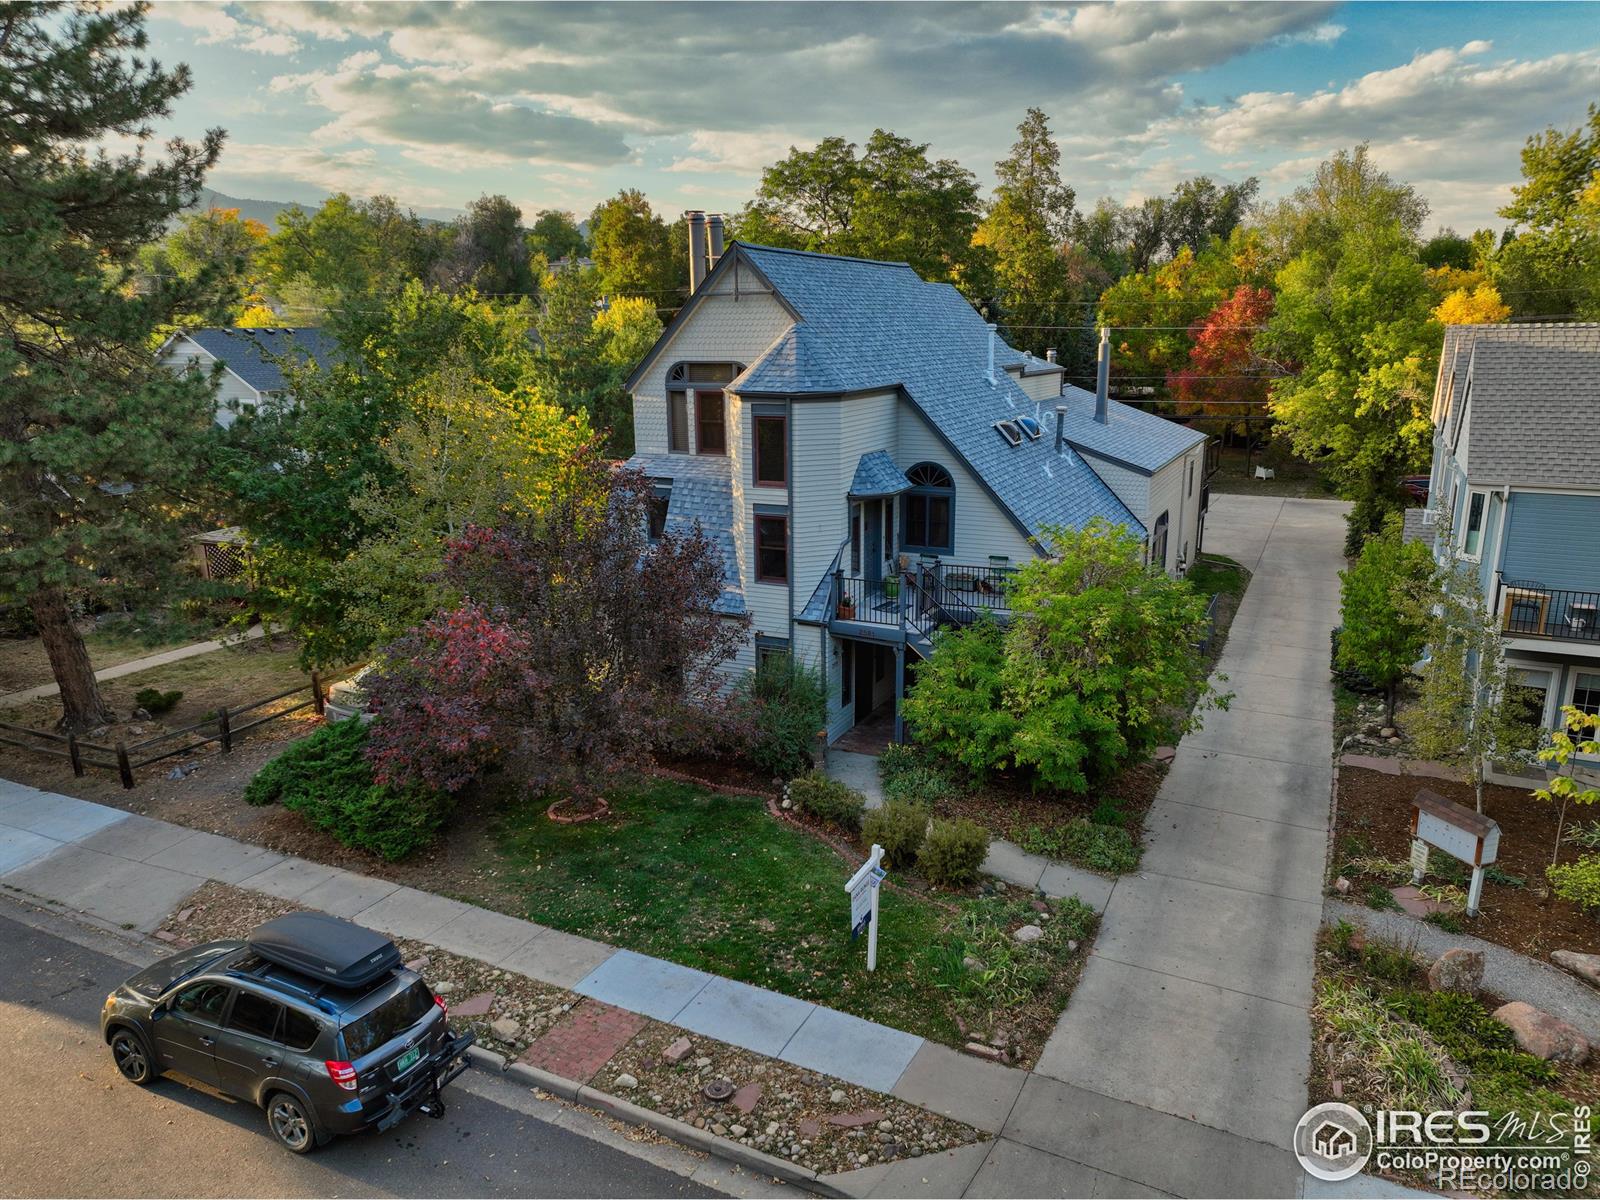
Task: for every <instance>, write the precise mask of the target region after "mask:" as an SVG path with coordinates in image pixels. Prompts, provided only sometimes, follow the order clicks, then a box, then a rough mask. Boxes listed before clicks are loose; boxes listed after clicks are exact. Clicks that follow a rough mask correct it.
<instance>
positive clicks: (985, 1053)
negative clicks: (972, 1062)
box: [963, 1042, 1005, 1062]
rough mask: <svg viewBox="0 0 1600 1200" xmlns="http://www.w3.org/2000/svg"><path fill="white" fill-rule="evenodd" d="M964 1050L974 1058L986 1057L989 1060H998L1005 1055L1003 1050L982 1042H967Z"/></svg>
mask: <svg viewBox="0 0 1600 1200" xmlns="http://www.w3.org/2000/svg"><path fill="white" fill-rule="evenodd" d="M963 1049H964V1050H966V1052H967V1053H968V1054H970V1055H972V1056H973V1057H974V1058H986V1059H988V1060H989V1061H990V1062H999V1061H1000V1060H1001V1059H1003V1058H1004V1057H1005V1052H1004V1051H1002V1050H999V1049H997V1048H995V1047H994V1046H986V1045H984V1044H983V1043H982V1042H968V1043H967V1044H966V1045H965V1046H964V1047H963Z"/></svg>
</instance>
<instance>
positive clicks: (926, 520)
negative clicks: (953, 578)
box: [900, 463, 955, 554]
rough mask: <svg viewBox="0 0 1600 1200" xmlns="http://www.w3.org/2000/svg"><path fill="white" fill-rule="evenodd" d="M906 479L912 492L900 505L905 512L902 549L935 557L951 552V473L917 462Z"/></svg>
mask: <svg viewBox="0 0 1600 1200" xmlns="http://www.w3.org/2000/svg"><path fill="white" fill-rule="evenodd" d="M906 478H907V479H908V480H910V482H911V490H910V491H909V492H906V493H905V498H904V500H903V501H902V502H901V504H902V508H903V509H904V511H905V520H904V522H903V523H902V528H903V529H904V532H905V536H904V537H902V538H901V539H900V545H901V549H903V550H923V551H929V552H932V553H937V554H949V553H951V552H953V551H954V549H955V539H954V522H953V521H952V520H951V514H952V510H953V507H954V505H955V480H953V479H951V478H950V472H949V471H947V470H945V469H944V468H943V467H941V466H940V465H939V464H938V463H918V464H917V465H916V466H914V467H912V468H911V469H910V470H909V471H907V472H906Z"/></svg>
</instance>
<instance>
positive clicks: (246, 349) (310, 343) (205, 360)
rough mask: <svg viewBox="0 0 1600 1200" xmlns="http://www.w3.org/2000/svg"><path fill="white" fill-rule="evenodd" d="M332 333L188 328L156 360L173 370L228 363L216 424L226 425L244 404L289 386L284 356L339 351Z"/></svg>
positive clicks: (323, 358) (325, 358)
mask: <svg viewBox="0 0 1600 1200" xmlns="http://www.w3.org/2000/svg"><path fill="white" fill-rule="evenodd" d="M334 352H335V344H334V340H333V338H332V337H331V336H330V335H328V334H325V333H323V332H322V330H320V329H253V328H245V327H243V326H233V325H221V326H212V327H209V328H204V329H185V330H183V331H182V332H180V333H175V334H173V335H172V336H171V337H169V338H168V339H167V340H166V341H165V342H164V343H163V344H162V346H161V349H160V350H159V351H158V352H157V354H156V359H157V361H158V362H160V363H161V364H162V365H163V366H165V367H167V368H169V369H170V370H172V371H187V370H209V369H210V368H211V366H212V365H213V364H214V363H221V364H222V366H223V371H222V382H221V383H220V385H219V386H218V388H217V424H219V425H221V426H223V427H224V428H226V427H227V426H229V425H232V424H233V421H234V418H235V417H236V416H237V415H238V413H239V411H240V410H241V409H243V408H253V407H255V406H256V405H258V404H260V403H261V402H262V401H264V400H265V399H266V398H267V397H268V396H275V395H280V394H282V392H283V390H284V388H285V381H284V377H283V371H282V369H281V368H280V366H279V362H280V361H288V362H293V361H295V360H296V359H297V358H298V359H312V360H314V361H316V362H318V363H322V364H326V363H328V362H329V361H331V359H332V358H333V356H334Z"/></svg>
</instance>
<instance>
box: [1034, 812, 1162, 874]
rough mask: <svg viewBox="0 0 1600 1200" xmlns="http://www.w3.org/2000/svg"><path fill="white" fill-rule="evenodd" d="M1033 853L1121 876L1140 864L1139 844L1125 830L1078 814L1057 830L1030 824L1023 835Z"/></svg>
mask: <svg viewBox="0 0 1600 1200" xmlns="http://www.w3.org/2000/svg"><path fill="white" fill-rule="evenodd" d="M1021 843H1022V848H1023V849H1024V850H1026V851H1028V852H1029V853H1030V854H1043V855H1044V856H1045V857H1046V858H1060V859H1065V860H1066V861H1067V862H1070V863H1073V864H1075V865H1076V866H1080V867H1087V868H1089V870H1091V871H1105V872H1106V873H1108V874H1112V875H1121V874H1123V873H1125V872H1127V871H1132V870H1134V869H1135V868H1136V867H1137V866H1138V865H1139V853H1140V851H1139V845H1138V843H1137V842H1135V841H1134V840H1133V838H1132V836H1131V835H1129V833H1128V832H1127V830H1125V829H1118V828H1117V827H1116V826H1114V825H1096V824H1095V823H1094V822H1093V821H1089V820H1085V819H1084V818H1083V817H1074V818H1073V819H1072V820H1070V821H1068V822H1067V823H1066V824H1065V825H1062V826H1059V827H1058V828H1055V829H1041V828H1040V827H1039V826H1037V825H1030V826H1029V827H1028V828H1027V830H1026V831H1025V832H1024V833H1023V835H1022V838H1021Z"/></svg>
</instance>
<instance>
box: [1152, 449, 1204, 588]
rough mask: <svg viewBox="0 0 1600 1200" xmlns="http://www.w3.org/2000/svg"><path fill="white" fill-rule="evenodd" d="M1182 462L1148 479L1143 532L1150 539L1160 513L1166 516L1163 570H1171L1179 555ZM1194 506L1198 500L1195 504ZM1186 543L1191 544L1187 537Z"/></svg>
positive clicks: (1181, 525)
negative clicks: (1144, 531)
mask: <svg viewBox="0 0 1600 1200" xmlns="http://www.w3.org/2000/svg"><path fill="white" fill-rule="evenodd" d="M1183 485H1184V469H1183V459H1181V458H1179V459H1174V460H1173V461H1172V462H1169V463H1168V464H1167V465H1166V466H1164V467H1162V468H1161V469H1160V470H1159V471H1157V472H1156V473H1155V474H1154V475H1152V476H1151V477H1150V503H1149V509H1148V512H1149V516H1148V517H1146V518H1143V520H1144V523H1145V527H1146V529H1147V530H1148V531H1149V532H1150V534H1151V535H1152V536H1153V535H1154V534H1155V529H1156V522H1157V521H1158V520H1159V519H1160V518H1161V514H1162V513H1166V514H1167V560H1166V561H1165V562H1164V563H1162V564H1161V567H1162V568H1163V569H1164V570H1167V571H1171V570H1174V569H1175V568H1176V567H1177V565H1178V558H1179V556H1180V555H1182V553H1183V532H1182V530H1183V522H1184V513H1183V511H1182V510H1183V499H1184V497H1183ZM1196 502H1197V503H1198V500H1197V501H1196ZM1190 543H1191V544H1193V537H1192V535H1191V538H1190Z"/></svg>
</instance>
